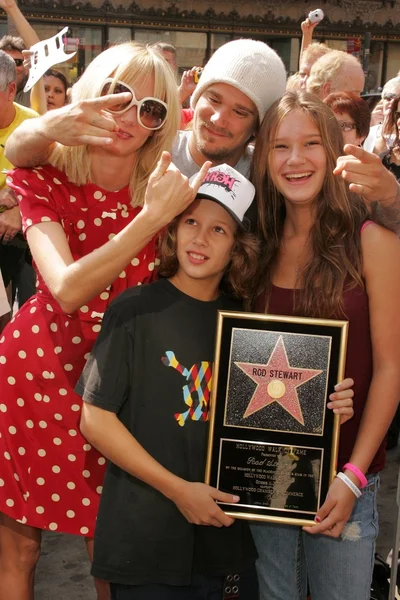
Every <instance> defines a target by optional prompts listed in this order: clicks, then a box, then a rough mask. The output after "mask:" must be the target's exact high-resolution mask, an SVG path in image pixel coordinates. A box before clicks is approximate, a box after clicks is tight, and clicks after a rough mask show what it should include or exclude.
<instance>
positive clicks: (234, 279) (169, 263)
mask: <svg viewBox="0 0 400 600" xmlns="http://www.w3.org/2000/svg"><path fill="white" fill-rule="evenodd" d="M180 218H181V215H180V216H178V217H176V218H175V219H174V220H173V221H172V222H171V223H170V224H169V225H168V226H167V227H166V229H165V230H164V231H163V233H162V235H161V237H160V241H159V248H160V261H161V262H160V266H159V269H158V273H159V275H160V276H161V277H172V276H173V275H175V273H176V272H177V270H178V267H179V263H178V257H177V253H176V250H177V229H178V223H179V220H180ZM259 251H260V244H259V240H258V239H257V236H256V234H254V233H250V232H248V231H246V230H245V229H243V228H242V227H237V229H236V231H235V244H234V246H233V248H232V253H231V256H232V260H231V262H230V263H229V265H228V267H227V269H226V271H225V274H224V277H223V281H222V282H221V287H222V288H223V289H224V291H226V292H228V293H230V294H232V295H233V296H235V297H236V298H242V299H243V300H248V301H250V300H251V298H252V297H253V295H254V287H253V286H254V280H255V276H256V273H257V270H258V258H259ZM248 306H250V305H248Z"/></svg>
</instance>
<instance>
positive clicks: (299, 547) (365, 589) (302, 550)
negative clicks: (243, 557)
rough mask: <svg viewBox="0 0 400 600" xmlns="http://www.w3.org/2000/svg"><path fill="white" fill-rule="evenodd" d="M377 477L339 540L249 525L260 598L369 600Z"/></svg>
mask: <svg viewBox="0 0 400 600" xmlns="http://www.w3.org/2000/svg"><path fill="white" fill-rule="evenodd" d="M378 487H379V476H378V475H370V476H368V485H367V486H366V487H365V488H364V489H363V490H362V495H361V497H360V498H359V499H358V500H357V501H356V503H355V505H354V509H353V512H352V514H351V516H350V519H349V521H348V522H347V524H346V526H345V527H344V529H343V531H342V534H341V537H340V538H338V539H336V538H331V537H327V536H324V535H315V536H314V535H310V534H307V533H305V532H303V531H302V529H301V528H300V527H296V526H291V525H275V524H273V523H253V524H252V526H251V530H252V533H253V537H254V541H255V544H256V546H257V550H258V554H259V559H258V561H257V572H258V579H259V585H260V600H305V598H306V597H307V577H308V581H309V585H310V593H311V597H312V600H369V599H370V597H371V596H370V588H371V585H370V584H371V580H372V571H373V563H374V552H375V540H376V537H377V535H378V512H377V506H376V498H377V491H378Z"/></svg>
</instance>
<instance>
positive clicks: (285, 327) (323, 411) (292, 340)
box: [206, 311, 348, 526]
mask: <svg viewBox="0 0 400 600" xmlns="http://www.w3.org/2000/svg"><path fill="white" fill-rule="evenodd" d="M347 330H348V322H347V321H334V320H323V319H308V318H300V317H299V318H298V317H282V316H274V315H261V314H254V313H240V312H228V311H226V312H221V311H220V312H219V315H218V324H217V336H216V349H215V350H216V351H215V365H214V373H213V389H212V398H211V416H210V434H209V442H208V451H207V465H206V483H208V484H210V485H212V486H214V487H216V488H218V489H220V490H222V491H224V492H229V493H232V494H235V495H237V496H239V497H240V500H239V502H238V503H235V504H224V503H220V506H221V508H222V509H223V510H224V511H225V512H226V513H227V514H228V515H231V516H233V517H236V518H243V519H254V520H259V521H275V522H281V523H292V524H294V525H301V526H303V525H310V524H314V517H315V514H316V513H317V511H318V509H319V508H320V506H321V505H322V504H323V502H324V499H325V496H326V494H327V491H328V488H329V485H330V484H331V482H332V480H333V478H334V477H335V475H336V462H337V452H338V441H339V417H338V416H337V415H334V413H333V411H332V410H329V409H328V408H327V406H326V405H327V402H328V396H329V394H330V393H331V392H332V391H333V388H334V386H335V385H336V383H338V382H339V381H341V380H342V379H343V378H344V366H345V360H346V344H347Z"/></svg>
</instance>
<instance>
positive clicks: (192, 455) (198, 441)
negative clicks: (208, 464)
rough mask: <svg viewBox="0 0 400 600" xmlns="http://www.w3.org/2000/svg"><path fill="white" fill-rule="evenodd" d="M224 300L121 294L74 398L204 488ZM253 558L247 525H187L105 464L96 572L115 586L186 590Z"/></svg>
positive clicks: (158, 285) (165, 291)
mask: <svg viewBox="0 0 400 600" xmlns="http://www.w3.org/2000/svg"><path fill="white" fill-rule="evenodd" d="M238 308H239V307H238V305H237V304H235V303H233V302H232V301H231V300H228V299H227V298H226V297H223V296H220V297H219V298H218V299H217V300H215V301H211V302H203V301H200V300H196V299H194V298H192V297H190V296H187V295H186V294H183V293H182V292H180V291H179V290H178V289H177V288H176V287H175V286H173V285H172V284H171V283H170V282H169V281H167V280H165V279H163V280H159V281H156V282H155V283H152V284H150V285H148V286H143V287H140V286H139V287H135V288H131V289H129V290H127V291H126V292H124V293H123V294H121V295H120V296H119V297H118V298H117V299H116V300H115V301H114V302H113V304H112V305H111V306H110V308H109V309H108V310H107V312H106V314H105V316H104V321H103V326H102V329H101V332H100V334H99V337H98V339H97V341H96V344H95V346H94V348H93V351H92V354H91V356H90V358H89V360H88V362H87V364H86V367H85V369H84V371H83V374H82V376H81V378H80V381H79V382H78V384H77V387H76V391H77V393H78V394H80V395H81V396H82V397H83V398H84V400H85V401H86V402H89V403H91V404H94V405H96V406H98V407H100V408H102V409H105V410H108V411H111V412H114V413H116V414H117V415H118V418H119V419H120V421H121V422H122V423H123V424H124V425H125V427H126V428H127V429H128V430H129V431H130V432H131V433H132V435H133V436H134V437H135V438H136V439H137V441H138V442H139V443H140V444H141V445H142V446H143V447H144V448H145V449H146V450H147V452H149V454H150V455H151V456H152V457H153V458H155V459H156V460H157V461H158V462H160V463H161V464H162V465H163V466H164V467H165V468H166V469H168V470H169V471H171V472H172V473H174V474H175V475H177V476H179V477H182V478H183V479H186V480H188V481H204V468H205V457H206V444H207V434H208V419H207V417H208V407H209V399H210V388H211V369H212V361H213V355H214V336H215V325H216V316H217V311H218V310H219V309H225V310H226V309H227V310H237V309H238ZM255 558H256V551H255V548H254V544H253V540H252V537H251V534H250V531H249V527H248V524H247V523H246V522H245V521H240V520H236V521H235V523H234V524H233V525H232V526H231V527H223V528H217V527H212V526H211V527H206V526H196V525H192V524H190V523H188V521H187V520H186V519H185V517H184V516H183V515H182V514H181V513H180V511H179V510H178V508H177V507H176V505H175V504H174V503H173V502H172V501H170V500H168V499H167V498H166V497H165V496H163V495H162V494H161V493H160V492H158V491H157V490H155V489H154V488H152V487H151V486H149V485H147V484H146V483H143V482H142V481H140V480H139V479H137V478H135V477H133V476H131V475H129V474H128V473H126V472H125V471H123V470H122V469H120V468H118V467H117V466H116V465H114V464H112V463H109V464H108V467H107V471H106V476H105V481H104V487H103V493H102V497H101V501H100V508H99V514H98V519H97V525H96V533H95V545H94V562H93V567H92V574H93V575H94V576H95V577H98V578H101V579H106V580H108V581H112V582H114V583H123V584H130V585H143V584H150V583H153V584H154V583H158V584H169V585H189V584H190V580H191V575H192V572H195V573H204V574H208V575H221V576H223V575H227V574H229V573H237V572H243V571H245V570H247V569H248V568H250V567H251V566H252V565H253V564H254V561H255Z"/></svg>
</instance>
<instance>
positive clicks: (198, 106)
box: [172, 39, 286, 177]
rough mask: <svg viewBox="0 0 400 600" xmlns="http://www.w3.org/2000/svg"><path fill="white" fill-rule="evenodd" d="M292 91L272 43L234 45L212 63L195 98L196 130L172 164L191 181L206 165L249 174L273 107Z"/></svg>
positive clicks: (184, 138)
mask: <svg viewBox="0 0 400 600" xmlns="http://www.w3.org/2000/svg"><path fill="white" fill-rule="evenodd" d="M285 86H286V71H285V67H284V65H283V62H282V60H281V59H280V58H279V56H278V55H277V54H276V52H274V50H272V49H271V48H270V47H269V46H267V44H264V43H263V42H257V41H255V40H247V39H241V40H234V41H233V42H228V43H227V44H224V45H223V46H221V47H220V48H219V49H218V50H217V51H216V52H215V53H214V54H213V56H212V57H211V58H210V60H209V61H208V63H207V64H206V66H205V67H204V71H203V73H202V74H201V77H200V81H199V83H198V85H197V87H196V90H195V91H194V93H193V95H192V99H191V106H192V108H193V109H194V116H193V129H192V131H180V132H179V133H178V136H177V140H176V142H175V145H174V148H173V151H172V160H173V162H174V164H175V165H176V166H177V167H178V168H179V169H180V170H181V171H182V173H184V174H185V175H187V176H188V177H191V176H192V175H194V174H195V173H197V171H198V170H199V169H200V167H201V166H202V164H203V163H204V161H206V160H210V161H211V162H212V163H213V165H217V164H220V163H223V162H225V163H227V164H229V165H230V166H232V167H235V169H237V170H238V171H239V172H240V173H242V174H243V175H245V176H248V175H249V170H250V162H251V155H252V146H249V145H248V144H249V141H251V140H252V139H253V138H254V136H255V135H256V133H257V130H258V127H259V125H260V123H261V121H262V120H263V118H264V115H265V113H266V112H267V110H268V109H269V107H270V106H271V105H272V104H273V103H274V102H275V100H278V98H280V97H281V96H282V95H283V94H284V92H285Z"/></svg>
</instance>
